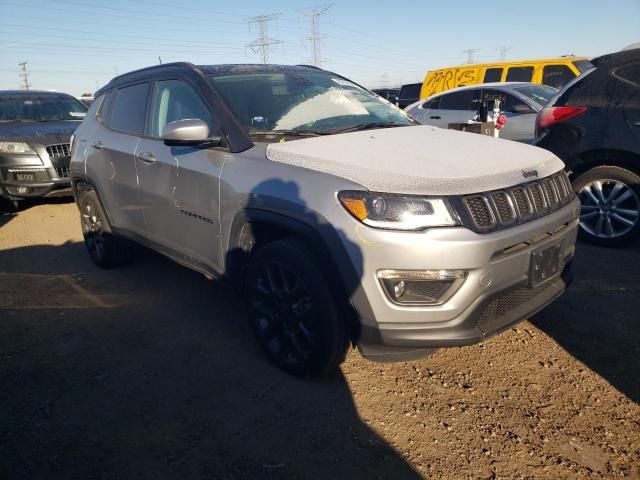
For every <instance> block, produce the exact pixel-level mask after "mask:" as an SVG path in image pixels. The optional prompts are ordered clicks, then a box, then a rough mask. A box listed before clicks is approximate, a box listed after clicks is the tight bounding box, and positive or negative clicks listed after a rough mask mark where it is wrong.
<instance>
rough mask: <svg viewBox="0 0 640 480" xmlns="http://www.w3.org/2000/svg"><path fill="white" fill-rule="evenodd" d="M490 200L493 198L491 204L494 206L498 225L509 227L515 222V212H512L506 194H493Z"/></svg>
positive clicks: (511, 206) (509, 200)
mask: <svg viewBox="0 0 640 480" xmlns="http://www.w3.org/2000/svg"><path fill="white" fill-rule="evenodd" d="M491 198H493V203H494V204H495V206H496V211H497V212H498V220H500V223H502V224H503V225H509V224H510V223H513V222H515V221H516V212H515V211H514V210H513V205H512V204H511V199H510V198H509V195H507V193H506V192H495V193H494V194H492V195H491Z"/></svg>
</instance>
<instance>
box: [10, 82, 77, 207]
mask: <svg viewBox="0 0 640 480" xmlns="http://www.w3.org/2000/svg"><path fill="white" fill-rule="evenodd" d="M86 111H87V107H85V106H84V105H83V104H82V103H81V102H79V101H78V100H76V99H75V98H73V97H72V96H71V95H66V94H64V93H54V92H39V91H24V90H16V91H0V201H2V203H4V204H5V205H4V206H3V208H4V209H10V208H16V207H17V206H18V202H19V200H20V199H23V198H28V197H43V196H52V195H61V194H65V193H66V194H68V195H71V189H70V182H69V159H70V155H69V151H70V148H69V144H70V139H71V135H72V134H73V132H74V131H75V129H76V128H78V125H80V122H81V121H82V119H83V118H84V115H85V113H86Z"/></svg>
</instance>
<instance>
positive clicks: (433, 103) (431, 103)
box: [422, 97, 440, 109]
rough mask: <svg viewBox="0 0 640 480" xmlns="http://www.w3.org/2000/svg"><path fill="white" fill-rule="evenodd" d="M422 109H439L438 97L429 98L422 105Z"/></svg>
mask: <svg viewBox="0 0 640 480" xmlns="http://www.w3.org/2000/svg"><path fill="white" fill-rule="evenodd" d="M422 108H431V109H438V108H440V97H435V98H430V99H429V100H427V101H426V102H424V103H423V104H422Z"/></svg>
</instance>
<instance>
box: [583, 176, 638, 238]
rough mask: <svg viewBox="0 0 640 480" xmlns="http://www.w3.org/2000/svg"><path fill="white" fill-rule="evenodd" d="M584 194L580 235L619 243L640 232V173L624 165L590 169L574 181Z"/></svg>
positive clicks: (636, 235) (635, 236)
mask: <svg viewBox="0 0 640 480" xmlns="http://www.w3.org/2000/svg"><path fill="white" fill-rule="evenodd" d="M573 189H574V190H575V192H576V194H577V195H578V197H579V198H580V202H581V204H582V205H581V209H580V238H582V239H583V240H585V241H587V242H590V243H594V244H597V245H602V246H607V247H616V246H620V245H623V244H626V243H628V242H630V241H631V240H633V239H635V238H637V237H638V234H639V233H640V177H639V176H638V175H637V174H635V173H634V172H632V171H630V170H627V169H625V168H621V167H614V166H604V167H596V168H592V169H591V170H588V171H586V172H585V173H583V174H582V175H580V176H578V177H577V178H576V179H575V180H574V181H573Z"/></svg>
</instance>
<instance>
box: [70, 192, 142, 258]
mask: <svg viewBox="0 0 640 480" xmlns="http://www.w3.org/2000/svg"><path fill="white" fill-rule="evenodd" d="M79 207H80V221H81V223H82V234H83V236H84V244H85V246H86V247H87V251H88V252H89V256H90V257H91V259H92V260H93V262H94V263H95V264H96V265H98V266H99V267H100V268H114V267H118V266H120V265H123V264H125V263H128V262H129V261H130V259H131V254H130V250H129V247H128V245H126V243H125V241H124V240H122V239H120V238H118V237H116V236H115V235H113V234H112V233H111V227H110V226H109V222H108V221H107V217H106V215H105V214H104V211H103V210H102V206H101V205H100V201H99V200H98V196H97V195H96V193H95V192H94V191H93V190H89V191H86V192H84V193H83V194H82V196H81V197H80V202H79Z"/></svg>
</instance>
